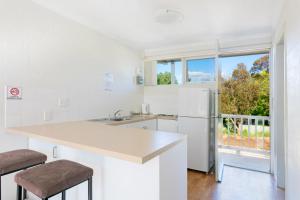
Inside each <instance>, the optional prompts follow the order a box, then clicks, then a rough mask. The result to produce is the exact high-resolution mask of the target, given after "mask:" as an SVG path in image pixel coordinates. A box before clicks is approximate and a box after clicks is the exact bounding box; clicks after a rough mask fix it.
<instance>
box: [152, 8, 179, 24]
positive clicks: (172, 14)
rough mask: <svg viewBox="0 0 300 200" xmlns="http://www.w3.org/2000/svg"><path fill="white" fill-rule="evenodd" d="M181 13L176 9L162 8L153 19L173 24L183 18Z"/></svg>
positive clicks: (161, 22)
mask: <svg viewBox="0 0 300 200" xmlns="http://www.w3.org/2000/svg"><path fill="white" fill-rule="evenodd" d="M183 18H184V17H183V14H182V13H181V12H179V11H177V10H172V9H162V10H159V11H158V12H157V14H156V15H155V21H156V22H157V23H160V24H174V23H177V22H181V21H182V20H183Z"/></svg>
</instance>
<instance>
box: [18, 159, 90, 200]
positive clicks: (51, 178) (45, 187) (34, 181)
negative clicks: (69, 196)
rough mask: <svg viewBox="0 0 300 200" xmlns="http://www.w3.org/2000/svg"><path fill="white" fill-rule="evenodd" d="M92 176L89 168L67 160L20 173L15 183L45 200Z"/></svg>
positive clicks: (88, 179)
mask: <svg viewBox="0 0 300 200" xmlns="http://www.w3.org/2000/svg"><path fill="white" fill-rule="evenodd" d="M92 176H93V169H91V168H89V167H86V166H83V165H81V164H79V163H76V162H72V161H68V160H58V161H54V162H50V163H47V164H45V165H40V166H37V167H34V168H31V169H28V170H26V171H23V172H20V173H18V174H17V175H16V176H15V181H16V183H17V184H18V186H20V187H23V188H25V189H26V190H27V191H29V192H32V193H33V194H35V195H36V196H38V197H39V198H42V199H47V198H49V197H51V196H54V195H56V194H59V193H62V192H64V191H65V190H67V189H69V188H71V187H73V186H76V185H78V184H80V183H82V182H84V181H90V180H91V178H92ZM89 183H90V182H89ZM89 192H90V188H89ZM63 195H65V194H63ZM89 195H90V194H89ZM64 198H65V197H63V199H64Z"/></svg>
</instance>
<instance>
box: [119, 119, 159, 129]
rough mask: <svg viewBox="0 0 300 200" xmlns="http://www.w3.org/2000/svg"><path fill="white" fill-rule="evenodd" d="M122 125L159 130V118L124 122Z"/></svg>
mask: <svg viewBox="0 0 300 200" xmlns="http://www.w3.org/2000/svg"><path fill="white" fill-rule="evenodd" d="M120 127H124V128H142V129H149V130H157V120H156V119H151V120H146V121H140V122H134V123H129V124H123V125H120Z"/></svg>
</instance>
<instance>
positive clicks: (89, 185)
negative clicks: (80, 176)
mask: <svg viewBox="0 0 300 200" xmlns="http://www.w3.org/2000/svg"><path fill="white" fill-rule="evenodd" d="M88 191H89V194H88V200H92V199H93V178H92V177H91V178H90V179H89V180H88Z"/></svg>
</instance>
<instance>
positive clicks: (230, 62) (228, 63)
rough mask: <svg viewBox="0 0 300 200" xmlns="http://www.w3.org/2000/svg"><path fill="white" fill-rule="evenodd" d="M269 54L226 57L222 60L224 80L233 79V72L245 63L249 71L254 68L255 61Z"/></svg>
mask: <svg viewBox="0 0 300 200" xmlns="http://www.w3.org/2000/svg"><path fill="white" fill-rule="evenodd" d="M265 55H267V54H255V55H247V56H234V57H225V58H221V59H220V62H221V66H222V68H221V69H222V76H223V77H224V78H229V77H231V74H232V71H233V69H234V68H236V66H237V64H239V63H244V64H245V65H246V66H247V69H248V71H249V70H250V69H251V67H252V66H253V63H254V61H255V60H257V59H259V58H261V57H263V56H265Z"/></svg>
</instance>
